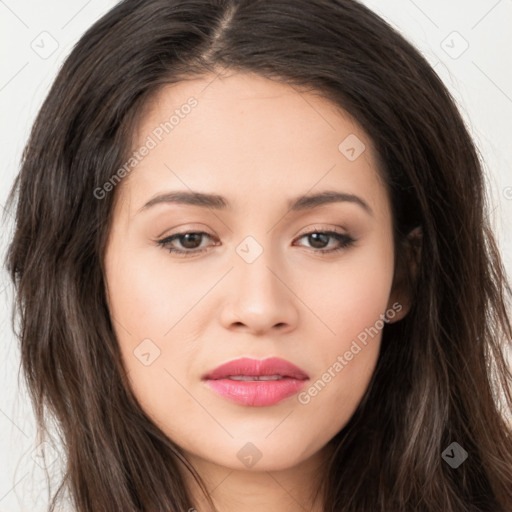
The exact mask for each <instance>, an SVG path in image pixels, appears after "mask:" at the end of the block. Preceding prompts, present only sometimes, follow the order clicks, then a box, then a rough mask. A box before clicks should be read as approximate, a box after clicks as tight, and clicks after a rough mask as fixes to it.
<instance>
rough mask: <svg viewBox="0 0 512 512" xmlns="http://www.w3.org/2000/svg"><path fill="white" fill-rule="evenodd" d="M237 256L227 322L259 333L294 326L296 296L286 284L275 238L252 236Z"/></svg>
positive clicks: (237, 252) (241, 243) (247, 239)
mask: <svg viewBox="0 0 512 512" xmlns="http://www.w3.org/2000/svg"><path fill="white" fill-rule="evenodd" d="M235 252H236V254H235V257H236V258H235V262H234V263H235V265H234V267H235V268H234V269H233V275H232V279H233V282H234V288H233V289H231V293H230V297H229V298H228V301H227V302H228V304H229V307H228V308H227V313H226V312H225V315H224V321H225V322H227V323H228V324H232V323H233V322H234V323H237V324H239V323H242V324H245V326H246V327H247V328H249V329H251V330H255V331H264V330H266V329H267V328H271V327H273V326H275V325H277V326H279V327H282V325H283V324H287V325H289V326H290V325H292V324H294V323H295V321H296V318H297V311H296V307H295V304H294V302H293V294H292V293H291V292H290V290H289V289H288V288H287V286H285V285H284V284H283V281H284V282H286V275H285V271H284V270H283V268H284V266H283V265H282V261H281V259H282V257H281V256H282V255H281V256H280V254H279V251H278V250H277V248H276V247H273V246H272V237H271V236H269V235H268V234H266V233H265V232H263V233H259V234H253V235H248V236H246V237H245V238H244V239H243V240H242V241H241V242H240V243H239V244H238V245H237V246H236V248H235ZM280 274H282V275H280Z"/></svg>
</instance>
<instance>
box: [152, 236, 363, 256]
mask: <svg viewBox="0 0 512 512" xmlns="http://www.w3.org/2000/svg"><path fill="white" fill-rule="evenodd" d="M205 237H207V238H213V237H212V235H210V234H208V233H206V232H204V231H185V232H183V233H175V234H173V235H171V236H168V237H166V238H163V239H162V240H158V241H157V244H158V245H159V246H160V247H163V248H165V249H167V250H168V251H169V252H170V253H173V254H175V255H177V256H184V257H187V256H189V255H195V254H199V253H202V252H205V251H206V249H207V247H204V246H203V247H201V242H202V240H203V239H204V238H205ZM306 237H307V239H308V241H309V243H310V244H311V248H312V249H313V252H318V253H321V254H326V253H333V252H337V251H342V250H343V249H347V248H348V247H350V246H351V245H352V244H353V243H354V242H355V240H354V239H353V238H352V237H350V236H349V235H346V234H344V233H338V232H337V231H332V230H331V231H321V230H316V231H310V232H308V233H304V234H303V235H301V236H300V237H299V238H298V239H297V240H300V239H302V238H306ZM330 240H335V241H337V243H338V245H337V246H335V247H334V248H331V249H327V250H326V249H325V247H328V246H329V241H330ZM177 242H179V245H181V248H180V247H176V243H177Z"/></svg>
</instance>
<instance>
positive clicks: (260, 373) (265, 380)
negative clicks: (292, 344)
mask: <svg viewBox="0 0 512 512" xmlns="http://www.w3.org/2000/svg"><path fill="white" fill-rule="evenodd" d="M308 379H309V376H308V375H307V374H306V373H305V372H304V371H303V370H301V369H300V368H298V367H297V366H295V365H294V364H292V363H290V362H289V361H286V360H284V359H281V358H279V357H270V358H268V359H263V360H258V359H251V358H247V357H244V358H241V359H235V360H233V361H229V362H228V363H226V364H223V365H221V366H219V367H218V368H216V369H215V370H213V371H211V372H210V373H208V374H207V375H205V376H204V377H203V380H204V381H205V382H206V384H207V385H208V386H209V388H210V389H212V390H213V391H215V392H216V393H218V394H219V395H221V396H223V397H224V398H226V399H227V400H230V401H232V402H235V403H238V404H242V405H249V406H252V407H266V406H270V405H274V404H277V403H279V402H281V401H282V400H284V399H285V398H288V397H289V396H292V395H295V394H296V393H298V392H299V391H300V389H301V388H302V387H303V386H304V384H305V382H306V381H307V380H308Z"/></svg>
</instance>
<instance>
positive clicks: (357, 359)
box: [105, 74, 407, 471]
mask: <svg viewBox="0 0 512 512" xmlns="http://www.w3.org/2000/svg"><path fill="white" fill-rule="evenodd" d="M147 107H148V108H147V109H146V111H145V115H144V116H143V118H142V119H141V122H140V125H139V127H138V130H137V133H136V137H135V143H134V150H136V151H137V155H136V156H135V157H134V158H135V159H136V165H133V167H132V165H131V164H134V161H131V164H130V163H128V165H127V166H126V168H125V170H126V169H129V172H128V171H126V176H125V177H124V178H123V180H122V182H121V183H120V184H119V185H117V188H116V190H115V191H113V192H112V191H111V192H110V193H115V194H116V195H117V196H116V197H117V201H116V206H115V211H114V216H113V223H112V226H111V231H110V236H109V240H108V245H107V251H106V255H105V267H106V284H107V294H108V300H109V308H110V312H111V315H112V319H113V324H114V326H115V330H116V334H117V338H118V341H119V345H120V349H121V352H122V356H123V360H124V363H125V366H126V369H127V371H128V374H129V379H130V382H131V386H132V389H133V391H134V393H135V395H136V397H137V399H138V401H139V402H140V404H141V406H142V407H143V409H144V410H145V411H146V413H147V414H148V416H150V417H151V419H152V420H153V421H154V422H155V423H156V424H157V425H158V426H159V427H160V428H161V429H162V430H163V431H164V432H165V433H166V434H167V435H168V436H169V437H170V438H171V439H172V440H173V441H175V442H176V443H177V444H178V445H179V446H180V447H182V448H183V449H184V450H185V452H186V453H188V454H189V455H190V456H191V457H193V458H194V459H195V460H197V461H204V462H205V463H208V464H215V465H219V466H223V467H227V468H232V469H250V470H251V471H256V470H258V471H259V470H278V469H285V468H291V467H293V466H296V465H299V464H301V463H303V462H304V461H306V460H308V459H310V458H312V457H313V456H315V454H318V453H320V451H321V449H322V448H323V447H324V446H325V445H326V443H327V442H328V441H329V440H330V439H331V438H332V437H333V436H334V435H335V434H336V433H337V432H339V431H340V430H341V429H342V428H343V427H344V426H345V424H346V423H347V422H348V420H349V419H350V418H351V416H352V415H353V413H354V411H355V409H356V408H357V406H358V404H359V402H360V401H361V399H362V397H363V395H364V393H365V391H366V389H367V387H368V384H369V381H370V379H371V377H372V374H373V372H374V369H375V365H376V362H377V358H378V354H379V348H380V340H381V332H382V328H383V326H384V323H385V322H384V320H383V319H384V315H385V314H386V313H387V314H388V317H389V319H390V321H397V320H399V319H400V318H402V317H403V316H404V314H405V313H406V309H407V308H406V305H405V304H403V302H401V303H398V302H397V300H398V296H397V295H396V293H395V291H394V290H393V287H392V283H393V269H394V252H393V238H392V218H391V205H390V203H389V197H388V194H387V191H386V188H385V186H384V184H383V183H382V181H381V180H380V178H379V174H378V169H377V163H376V155H375V153H374V150H373V147H372V143H371V141H370V140H369V138H368V136H367V135H366V133H365V132H363V131H362V129H361V128H360V127H359V126H358V125H357V124H356V123H355V122H354V121H353V120H351V118H350V117H349V116H348V114H344V113H343V112H341V111H340V110H339V109H336V108H335V106H334V105H333V104H331V103H330V102H328V101H327V100H325V99H322V98H320V97H318V96H315V95H313V94H312V93H302V94H300V93H298V92H297V91H296V90H295V89H294V88H291V87H289V86H287V85H283V84H279V83H276V82H273V81H270V80H267V79H265V78H261V77H259V76H255V75H251V74H232V75H231V76H224V77H222V78H220V77H217V78H215V77H212V76H206V77H204V78H201V79H196V80H191V81H186V82H180V83H178V84H175V85H172V86H167V87H166V88H165V89H162V91H161V92H160V93H159V94H158V96H156V97H155V98H153V100H152V101H151V103H150V104H148V106H147ZM173 115H174V118H172V117H171V116H173ZM165 123H167V124H165ZM144 147H145V148H146V149H143V148H144ZM123 174H124V173H123ZM176 192H182V193H184V194H182V195H181V196H178V195H176V194H175V195H174V196H173V195H172V194H173V193H176ZM326 192H329V194H325V193H326ZM192 193H201V194H207V195H208V197H200V196H196V197H195V199H194V197H193V196H192V195H191V194H192ZM185 194H189V196H188V198H187V197H185ZM322 194H323V195H322ZM336 194H338V195H336ZM313 196H316V200H315V199H311V198H312V197H313ZM301 197H302V199H300V198H301ZM307 198H309V200H308V199H307ZM187 233H188V235H187ZM239 358H250V359H253V360H257V361H256V362H254V361H253V365H252V366H249V367H245V370H244V368H242V369H241V370H240V368H238V370H236V369H233V368H231V369H228V370H226V372H225V373H228V374H230V375H238V374H237V372H238V373H240V374H244V375H247V374H248V373H251V371H252V370H253V371H252V373H253V374H256V372H258V371H262V370H261V367H260V368H258V361H259V360H265V359H268V358H281V359H284V360H285V361H287V362H289V363H291V364H293V365H295V367H297V368H299V369H300V370H302V376H297V375H291V373H293V372H292V370H290V368H289V367H287V366H284V367H283V366H272V365H270V367H269V368H270V369H268V368H267V370H268V371H269V372H270V373H272V372H274V374H275V375H279V377H277V378H278V380H274V381H272V382H271V381H266V382H262V381H259V382H256V381H255V380H256V379H255V378H254V377H255V376H254V375H252V379H251V378H249V380H250V381H251V382H249V381H247V380H246V381H245V382H241V381H240V380H238V379H240V376H237V377H236V378H235V379H232V378H224V379H217V380H216V381H215V382H212V380H205V379H204V377H205V376H206V375H208V374H210V373H211V372H212V371H213V370H215V369H216V368H217V367H219V366H220V365H223V364H224V363H227V362H230V361H234V360H237V359H239ZM251 368H252V370H251ZM244 372H245V373H244ZM284 374H286V375H284ZM249 377H250V376H249ZM274 378H276V377H274ZM251 461H252V462H251ZM254 461H256V462H254Z"/></svg>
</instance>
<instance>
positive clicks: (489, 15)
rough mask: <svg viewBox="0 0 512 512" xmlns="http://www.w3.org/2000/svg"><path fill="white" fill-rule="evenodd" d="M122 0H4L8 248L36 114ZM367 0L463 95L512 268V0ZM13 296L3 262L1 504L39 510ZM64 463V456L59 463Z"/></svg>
mask: <svg viewBox="0 0 512 512" xmlns="http://www.w3.org/2000/svg"><path fill="white" fill-rule="evenodd" d="M115 3H116V2H114V1H112V0H102V1H100V0H89V1H86V0H67V1H63V0H62V1H57V0H45V1H44V2H43V1H36V0H0V56H1V60H0V62H1V65H0V110H1V119H2V123H1V125H0V130H1V135H0V148H1V155H2V165H1V168H0V207H1V208H0V214H4V215H5V217H6V221H5V222H4V223H3V224H2V231H1V240H0V250H1V256H2V257H3V255H4V252H5V247H6V243H7V240H8V239H9V236H10V233H11V229H12V218H11V217H10V215H9V214H8V213H4V208H3V205H4V204H5V199H6V197H7V193H8V190H9V189H10V186H11V183H12V181H13V179H14V176H15V174H16V173H17V171H18V168H19V161H20V156H21V151H22V149H23V146H24V143H25V142H26V140H27V137H28V134H29V129H30V127H31V124H32V122H33V120H34V118H35V115H36V113H37V111H38V109H39V107H40V106H41V103H42V101H43V99H44V98H45V96H46V94H47V92H48V90H49V87H50V85H51V83H52V81H53V79H54V78H55V75H56V73H57V71H58V69H59V67H60V66H61V64H62V62H63V60H64V59H65V57H66V56H67V55H68V54H69V52H70V50H71V48H72V46H73V45H74V44H75V43H76V41H77V40H78V39H79V38H80V36H81V35H82V34H83V33H84V31H85V30H86V29H87V28H88V27H89V26H90V25H91V24H92V23H93V22H94V21H95V20H97V19H98V18H99V17H101V16H102V15H103V14H104V13H105V12H107V11H108V10H109V9H110V8H111V7H112V6H113V5H114V4H115ZM364 3H365V4H367V5H368V6H369V7H370V8H372V9H373V10H375V11H376V12H377V13H378V14H380V15H381V16H382V17H383V18H385V19H386V20H388V21H389V22H390V23H391V24H392V25H393V26H394V27H396V28H397V29H398V30H399V31H400V32H402V33H403V34H404V35H405V36H406V37H407V38H408V39H409V41H411V42H412V43H413V44H414V45H415V46H416V47H417V48H419V49H420V51H421V52H422V53H423V54H424V55H425V56H426V58H427V59H428V60H429V62H430V63H431V64H432V66H433V67H434V69H435V70H436V72H437V73H438V74H439V76H440V77H441V78H442V79H443V81H444V82H445V84H446V85H447V86H448V88H449V89H450V91H451V92H452V94H453V95H454V97H455V98H456V100H457V102H458V104H459V107H460V108H461V110H462V113H463V115H464V117H465V119H466V122H467V124H468V126H469V128H470V131H471V133H472V134H473V137H474V140H475V142H476V144H477V146H478V148H479V149H480V152H481V154H482V158H483V160H484V161H485V167H486V170H487V173H488V177H489V193H490V194H491V198H492V210H493V213H492V215H491V218H492V219H493V222H494V224H495V229H496V232H497V235H498V239H499V242H500V245H501V248H502V252H503V256H504V260H505V264H506V267H507V269H508V271H509V274H510V271H511V270H512V236H511V235H510V233H511V229H510V228H511V224H512V65H511V64H512V63H511V58H510V51H511V50H512V31H511V30H510V27H512V0H471V1H468V0H386V1H385V2H383V1H378V0H365V1H364ZM454 32H457V33H456V34H454ZM466 46H468V47H467V49H466V50H465V51H464V52H463V50H464V49H465V47H466ZM50 53H51V55H49V54H50ZM459 54H460V55H459ZM11 303H12V289H11V285H10V283H9V281H8V279H7V277H6V272H5V270H3V269H2V274H1V280H0V329H1V333H2V342H1V344H0V512H18V511H28V510H30V511H33V512H37V511H43V510H46V508H45V505H46V489H47V486H46V483H45V480H44V473H43V471H42V470H41V469H40V468H39V466H38V464H37V457H35V459H36V460H34V452H33V450H34V449H35V447H36V444H37V442H36V439H35V425H34V419H33V415H32V411H31V407H30V404H29V402H28V399H27V396H26V392H25V390H24V387H23V381H22V379H21V378H20V379H19V381H18V368H19V352H18V346H17V341H16V340H15V338H14V335H13V333H12V331H11V324H10V314H11ZM36 453H37V452H36ZM51 456H52V455H51V453H50V457H51ZM58 466H59V464H58V461H57V462H56V463H55V464H54V465H53V466H52V468H53V469H55V468H57V469H58Z"/></svg>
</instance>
